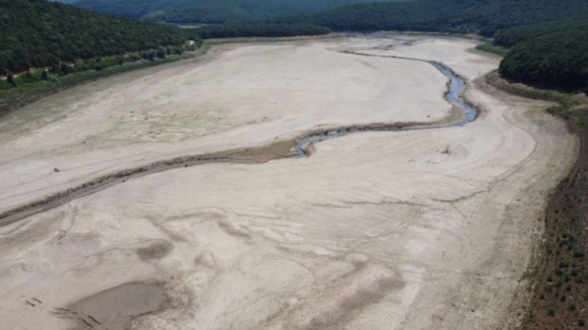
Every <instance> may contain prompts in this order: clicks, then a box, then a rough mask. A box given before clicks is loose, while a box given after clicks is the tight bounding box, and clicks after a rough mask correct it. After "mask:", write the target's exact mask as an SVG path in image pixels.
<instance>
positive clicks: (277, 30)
mask: <svg viewBox="0 0 588 330" xmlns="http://www.w3.org/2000/svg"><path fill="white" fill-rule="evenodd" d="M190 32H191V35H193V36H195V38H201V39H211V38H237V37H293V36H318V35H325V34H329V33H331V30H329V29H328V28H326V27H323V26H317V25H312V24H305V23H295V24H272V23H240V24H223V25H211V26H205V27H202V28H198V29H191V30H190Z"/></svg>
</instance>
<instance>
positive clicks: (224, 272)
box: [0, 34, 578, 330]
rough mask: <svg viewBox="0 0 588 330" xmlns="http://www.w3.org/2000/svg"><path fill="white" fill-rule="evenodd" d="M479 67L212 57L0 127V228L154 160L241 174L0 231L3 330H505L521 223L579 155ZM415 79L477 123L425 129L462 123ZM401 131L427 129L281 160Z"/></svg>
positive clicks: (567, 137) (397, 53)
mask: <svg viewBox="0 0 588 330" xmlns="http://www.w3.org/2000/svg"><path fill="white" fill-rule="evenodd" d="M475 46H476V42H475V41H472V40H467V39H462V38H450V37H432V36H409V35H397V34H373V35H366V36H350V37H345V38H334V39H321V40H304V41H295V42H290V43H248V44H239V45H223V46H218V47H215V48H214V49H213V51H212V52H211V53H210V54H209V55H207V56H206V57H204V58H201V59H198V60H188V61H184V62H180V63H174V64H170V65H165V66H161V67H156V68H150V69H146V70H141V71H137V72H132V73H127V74H122V75H118V76H115V77H110V78H106V79H103V80H100V81H97V82H92V83H88V84H85V85H83V86H79V87H76V88H72V89H70V90H67V91H64V92H61V93H59V94H56V95H53V96H51V97H48V98H46V99H43V100H41V101H39V102H37V103H34V104H32V105H29V106H27V107H25V108H23V109H21V110H19V111H16V112H14V113H13V114H11V115H10V116H9V117H6V118H3V120H1V121H0V154H2V158H1V159H0V184H1V185H2V187H3V189H1V190H0V213H3V212H8V211H10V210H14V209H18V208H19V207H22V206H23V205H24V206H26V205H30V204H31V203H35V201H42V200H43V199H44V198H47V197H48V196H52V195H55V194H59V193H63V192H67V191H68V190H71V189H73V188H75V187H80V186H83V185H85V184H88V183H89V182H95V181H96V180H97V179H98V178H103V177H105V176H109V175H112V174H113V173H124V171H125V170H128V169H133V168H142V167H148V166H149V165H150V164H154V163H158V162H162V163H163V164H165V162H167V161H169V160H170V159H182V157H188V158H189V157H196V158H197V157H198V155H215V156H214V157H218V158H222V157H226V156H227V154H230V155H233V158H235V157H236V158H239V159H243V162H233V161H227V162H201V163H191V164H189V165H191V166H187V167H184V166H180V167H177V168H173V169H168V170H165V171H163V170H162V171H157V172H154V173H150V174H149V175H141V176H138V177H136V178H131V179H129V180H126V179H124V178H121V180H120V181H117V182H116V184H112V185H111V186H109V187H108V188H107V189H102V190H99V191H96V192H95V193H92V194H87V195H84V196H80V197H79V198H73V199H71V200H68V201H67V202H65V203H62V205H59V206H57V207H53V208H51V209H48V210H46V211H44V212H35V213H34V214H31V215H30V216H26V217H22V219H19V220H18V221H13V222H6V223H4V224H3V225H2V226H0V260H1V262H0V283H2V286H1V287H0V317H1V318H0V320H1V325H2V328H4V327H6V328H7V329H44V330H52V329H60V330H61V329H64V330H68V329H99V330H106V329H108V330H122V329H127V328H130V329H146V330H150V329H198V330H200V329H208V330H227V329H235V330H244V329H276V330H277V329H282V330H289V329H292V330H295V329H296V330H298V329H301V330H302V329H346V330H359V329H362V330H376V329H382V330H383V329H386V330H388V329H503V328H508V327H511V326H514V325H516V323H517V321H518V316H517V313H516V311H517V308H518V306H520V304H522V303H524V301H525V299H526V294H525V292H526V288H527V285H528V283H527V281H526V277H525V272H526V271H527V269H528V268H529V267H530V266H531V265H532V262H533V260H532V259H533V256H534V251H535V250H536V249H537V246H538V244H539V241H540V239H541V234H542V231H543V227H542V226H543V222H541V221H537V220H538V219H540V218H541V217H542V211H543V208H544V206H545V199H546V198H547V196H548V195H549V193H550V191H551V189H553V187H555V185H556V184H557V182H558V181H559V180H560V179H561V178H562V177H563V176H564V175H565V174H566V173H567V171H568V169H569V168H570V166H571V165H572V163H573V161H574V159H575V156H576V153H577V148H578V143H577V141H576V138H574V137H573V136H572V135H571V134H570V133H569V132H568V130H567V129H566V126H565V124H564V123H563V122H561V121H559V120H557V119H555V118H554V117H551V116H549V115H548V114H546V113H545V112H544V111H543V110H544V109H545V107H546V106H547V103H543V102H539V101H530V100H526V99H522V98H518V97H514V96H509V95H507V94H505V93H502V92H499V91H497V90H495V89H494V88H492V87H490V86H488V85H487V84H486V83H485V82H484V79H482V77H483V75H485V74H486V73H488V72H490V71H492V70H494V69H496V68H497V66H498V63H499V59H498V58H496V57H493V56H491V55H488V54H484V53H481V52H478V51H475V50H474V47H475ZM360 54H361V55H360ZM368 55H370V56H368ZM394 57H402V58H394ZM406 58H410V59H417V60H421V61H415V60H408V59H406ZM426 61H436V62H440V63H443V64H444V65H446V66H447V67H449V68H451V69H452V70H453V71H454V72H455V73H456V74H458V75H459V76H460V77H462V78H463V79H464V80H465V81H466V82H467V90H466V93H465V97H466V98H467V99H468V100H469V101H470V102H471V103H473V104H475V105H476V106H477V107H478V108H479V109H481V113H480V114H479V116H478V118H477V119H476V120H475V121H473V122H471V123H468V124H467V125H463V126H447V127H443V125H444V124H448V123H451V122H454V121H457V120H459V117H460V116H463V113H460V112H459V111H456V110H455V109H453V107H452V105H451V104H450V103H448V102H447V101H446V100H445V98H444V95H445V93H446V91H447V82H448V80H447V77H446V76H444V75H443V74H441V73H440V72H439V70H437V69H436V68H435V67H434V66H432V65H430V64H429V63H427V62H426ZM402 123H404V124H406V123H410V124H415V123H416V124H418V125H420V126H426V125H431V126H438V127H435V128H434V129H422V130H410V131H402V130H401V131H393V132H361V133H356V134H350V135H346V136H343V137H340V138H337V139H329V140H327V141H323V142H321V143H318V144H315V145H313V146H312V149H313V153H312V155H311V156H310V157H306V158H299V157H289V158H288V157H286V158H284V157H282V156H284V155H286V154H288V153H289V152H290V151H291V150H289V149H290V146H291V144H289V143H288V141H294V140H296V139H297V138H299V137H301V136H304V134H306V133H308V132H312V131H317V130H330V129H334V128H339V127H350V126H357V127H359V126H369V125H377V124H386V125H396V124H398V125H400V124H402ZM228 151H230V152H228ZM227 152H228V153H227ZM235 155H237V156H235ZM276 155H280V157H276ZM186 165H188V164H186Z"/></svg>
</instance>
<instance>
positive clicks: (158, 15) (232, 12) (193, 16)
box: [75, 0, 395, 23]
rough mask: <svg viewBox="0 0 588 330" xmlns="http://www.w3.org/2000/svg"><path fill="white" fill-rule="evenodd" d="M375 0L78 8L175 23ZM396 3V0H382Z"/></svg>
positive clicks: (201, 0)
mask: <svg viewBox="0 0 588 330" xmlns="http://www.w3.org/2000/svg"><path fill="white" fill-rule="evenodd" d="M373 1H374V0H189V1H186V0H140V1H129V0H82V1H79V2H78V3H76V4H75V5H76V6H80V7H83V8H87V9H91V10H96V11H99V12H103V13H109V14H116V15H120V16H125V17H130V18H152V19H157V20H161V21H166V22H174V23H225V22H230V21H232V22H235V21H244V20H249V21H251V20H261V19H264V18H267V17H270V16H272V15H277V14H293V13H310V12H315V11H320V10H325V9H328V8H331V7H335V6H339V5H348V4H352V3H366V2H373ZM379 1H395V0H379Z"/></svg>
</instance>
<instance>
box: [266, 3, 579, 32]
mask: <svg viewBox="0 0 588 330" xmlns="http://www.w3.org/2000/svg"><path fill="white" fill-rule="evenodd" d="M582 12H588V1H586V0H533V1H525V0H493V1H489V0H415V1H403V2H384V3H377V2H376V3H369V4H355V5H348V6H340V7H337V8H334V9H330V10H326V11H323V12H319V13H314V14H304V15H302V14H301V15H288V16H281V17H278V18H275V19H273V21H274V22H279V23H301V22H304V23H309V24H314V25H319V26H325V27H328V28H330V29H332V30H335V31H379V30H401V31H403V30H410V31H442V32H454V33H478V34H481V35H483V36H493V35H494V34H495V33H496V32H497V31H499V30H502V29H506V28H509V27H513V26H520V25H526V24H532V23H538V22H544V21H548V20H553V19H558V18H565V17H569V16H571V15H577V14H578V13H582Z"/></svg>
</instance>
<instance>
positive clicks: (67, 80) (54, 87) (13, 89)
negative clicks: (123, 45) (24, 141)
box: [0, 46, 209, 116]
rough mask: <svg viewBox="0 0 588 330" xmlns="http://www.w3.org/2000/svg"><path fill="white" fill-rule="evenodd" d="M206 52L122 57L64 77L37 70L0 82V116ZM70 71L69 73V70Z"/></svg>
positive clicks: (206, 48)
mask: <svg viewBox="0 0 588 330" xmlns="http://www.w3.org/2000/svg"><path fill="white" fill-rule="evenodd" d="M208 49H209V48H208V46H204V47H201V48H198V49H196V50H195V51H194V52H187V53H182V54H170V55H167V56H165V57H164V58H156V57H154V58H153V59H152V60H145V59H140V57H139V59H138V60H136V61H131V59H136V56H139V54H131V55H129V56H128V57H126V58H127V59H128V60H126V61H123V62H122V63H120V62H117V63H116V64H114V65H110V66H105V67H98V68H96V67H95V68H93V69H87V70H83V71H78V72H69V73H66V74H64V72H63V71H62V68H61V67H60V68H59V71H49V70H48V71H44V70H39V71H37V72H34V73H25V74H22V75H19V76H18V77H15V78H13V79H12V82H9V79H7V80H3V81H0V116H1V115H5V114H7V113H9V112H10V111H12V110H14V109H17V108H19V107H23V106H25V105H27V104H29V103H32V102H34V101H36V100H39V99H40V98H42V97H45V96H48V95H51V94H54V93H56V92H59V91H61V90H64V89H67V88H70V87H73V86H75V85H78V84H81V83H84V82H87V81H91V80H96V79H99V78H103V77H107V76H111V75H114V74H119V73H124V72H129V71H132V70H137V69H142V68H148V67H152V66H156V65H161V64H165V63H171V62H175V61H179V60H182V59H187V58H191V57H194V56H197V55H202V54H204V53H206V52H207V51H208ZM102 60H103V61H105V62H110V60H111V59H110V58H107V59H102ZM82 65H88V64H82ZM71 69H72V70H73V67H71Z"/></svg>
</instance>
